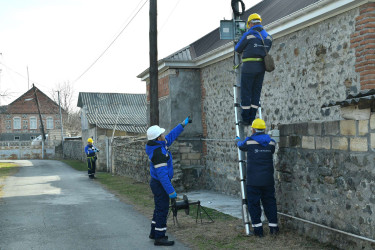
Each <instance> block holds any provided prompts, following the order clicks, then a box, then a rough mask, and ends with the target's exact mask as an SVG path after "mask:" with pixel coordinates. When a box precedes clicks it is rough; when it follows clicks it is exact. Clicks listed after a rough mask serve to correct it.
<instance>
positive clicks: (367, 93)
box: [322, 89, 375, 108]
mask: <svg viewBox="0 0 375 250" xmlns="http://www.w3.org/2000/svg"><path fill="white" fill-rule="evenodd" d="M364 102H375V89H367V90H362V91H360V92H359V93H357V94H354V93H353V94H349V95H348V96H347V97H346V99H345V100H344V101H336V102H335V101H330V102H329V103H326V104H324V105H322V108H328V107H332V106H338V105H340V106H341V107H346V106H351V105H357V104H359V103H364Z"/></svg>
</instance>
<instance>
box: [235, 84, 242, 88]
mask: <svg viewBox="0 0 375 250" xmlns="http://www.w3.org/2000/svg"><path fill="white" fill-rule="evenodd" d="M233 87H236V88H241V85H237V84H234V85H233Z"/></svg>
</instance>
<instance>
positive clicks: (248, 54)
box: [235, 13, 272, 126]
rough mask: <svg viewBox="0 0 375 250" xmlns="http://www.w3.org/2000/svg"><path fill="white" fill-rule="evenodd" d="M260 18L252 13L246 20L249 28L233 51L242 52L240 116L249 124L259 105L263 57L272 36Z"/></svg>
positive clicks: (244, 122)
mask: <svg viewBox="0 0 375 250" xmlns="http://www.w3.org/2000/svg"><path fill="white" fill-rule="evenodd" d="M261 22H262V18H261V17H260V15H259V14H257V13H253V14H251V15H250V16H249V18H248V20H247V28H248V29H249V30H248V31H247V32H245V33H244V34H243V35H242V38H241V40H240V41H239V42H238V43H237V44H236V47H235V51H236V52H237V53H242V68H241V108H242V112H241V116H242V124H243V125H245V126H249V125H251V124H252V122H253V121H254V119H255V116H256V112H257V110H258V108H259V106H260V104H259V100H260V94H261V91H262V84H263V79H264V74H265V70H266V69H265V65H264V57H265V56H266V52H265V50H267V52H268V51H269V50H270V49H271V46H272V37H271V36H270V35H269V34H268V33H267V31H266V30H265V29H264V28H263V26H262V24H261Z"/></svg>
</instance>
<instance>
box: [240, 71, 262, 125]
mask: <svg viewBox="0 0 375 250" xmlns="http://www.w3.org/2000/svg"><path fill="white" fill-rule="evenodd" d="M264 73H265V72H264V71H263V72H258V73H242V74H241V107H242V113H241V116H242V120H243V121H245V122H249V123H252V121H253V120H254V119H255V115H256V112H257V110H258V107H259V106H260V105H259V99H260V94H261V92H262V84H263V79H264Z"/></svg>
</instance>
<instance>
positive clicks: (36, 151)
mask: <svg viewBox="0 0 375 250" xmlns="http://www.w3.org/2000/svg"><path fill="white" fill-rule="evenodd" d="M6 144H7V142H2V145H1V146H0V160H30V159H42V155H43V152H42V146H41V145H35V146H34V145H33V146H32V145H30V142H17V143H13V144H12V143H9V144H8V145H6ZM54 158H55V147H54V146H48V145H46V146H45V147H44V159H54Z"/></svg>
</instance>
